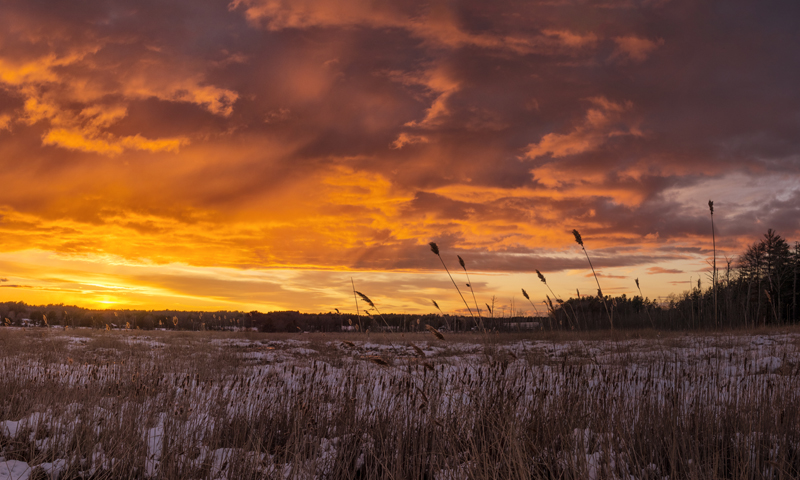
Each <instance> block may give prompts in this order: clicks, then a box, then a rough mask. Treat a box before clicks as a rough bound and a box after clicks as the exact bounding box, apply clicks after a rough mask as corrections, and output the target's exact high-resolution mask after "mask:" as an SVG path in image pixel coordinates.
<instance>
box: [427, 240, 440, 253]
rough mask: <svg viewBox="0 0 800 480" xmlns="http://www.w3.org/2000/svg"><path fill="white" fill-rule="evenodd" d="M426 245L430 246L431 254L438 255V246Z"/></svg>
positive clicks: (434, 244)
mask: <svg viewBox="0 0 800 480" xmlns="http://www.w3.org/2000/svg"><path fill="white" fill-rule="evenodd" d="M428 245H430V246H431V252H433V253H435V254H436V255H439V246H438V245H436V242H431V243H429V244H428Z"/></svg>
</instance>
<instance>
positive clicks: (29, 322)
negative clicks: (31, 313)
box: [19, 318, 36, 327]
mask: <svg viewBox="0 0 800 480" xmlns="http://www.w3.org/2000/svg"><path fill="white" fill-rule="evenodd" d="M19 324H20V325H22V326H23V327H35V326H36V322H34V321H33V320H31V319H30V318H22V319H20V321H19Z"/></svg>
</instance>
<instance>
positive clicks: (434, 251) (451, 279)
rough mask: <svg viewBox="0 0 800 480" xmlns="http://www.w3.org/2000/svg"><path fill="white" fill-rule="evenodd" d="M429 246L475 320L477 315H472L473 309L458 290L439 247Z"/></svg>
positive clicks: (433, 244)
mask: <svg viewBox="0 0 800 480" xmlns="http://www.w3.org/2000/svg"><path fill="white" fill-rule="evenodd" d="M429 245H430V246H431V252H433V253H434V254H436V256H437V257H439V260H440V261H441V262H442V266H443V267H444V270H445V271H446V272H447V276H448V277H450V281H451V282H453V286H454V287H456V291H457V292H458V296H459V297H461V301H462V302H464V306H465V307H467V311H468V312H469V315H470V316H471V317H473V318H474V317H475V314H474V313H472V309H471V308H469V304H468V303H467V301H466V300H465V299H464V295H462V294H461V290H460V289H459V288H458V285H456V281H455V280H453V276H452V275H450V270H449V269H448V268H447V265H445V263H444V259H443V258H442V256H441V255H440V254H439V247H438V246H437V245H436V242H431V243H429Z"/></svg>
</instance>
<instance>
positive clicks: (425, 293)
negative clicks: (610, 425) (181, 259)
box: [0, 250, 697, 314]
mask: <svg viewBox="0 0 800 480" xmlns="http://www.w3.org/2000/svg"><path fill="white" fill-rule="evenodd" d="M431 255H432V254H431ZM445 256H446V254H445ZM432 257H433V255H432ZM432 260H436V261H437V262H438V260H437V259H436V258H435V257H433V258H432ZM450 267H458V265H457V260H456V262H453V264H451V265H450ZM0 269H2V271H3V272H5V276H4V277H3V279H2V280H3V281H2V282H1V283H0V301H21V300H24V301H26V302H27V303H29V304H36V305H44V304H59V303H63V304H66V305H77V306H81V307H85V308H96V309H105V308H115V309H144V310H159V309H175V310H201V311H217V310H241V311H251V310H258V311H275V310H300V311H303V312H307V313H317V312H327V311H334V310H335V309H337V308H338V309H339V310H340V311H342V312H350V313H352V311H353V310H355V307H354V302H353V292H352V287H351V284H350V280H351V278H352V279H353V281H354V282H355V284H356V289H357V290H359V291H361V292H363V293H365V294H367V295H368V296H369V297H370V298H371V299H372V300H373V301H374V302H375V303H376V305H377V306H378V308H379V309H381V310H382V311H384V312H393V313H410V314H415V313H416V314H422V313H436V309H435V308H434V307H433V305H432V303H431V300H436V302H437V303H438V304H439V305H440V307H441V308H442V309H443V310H444V311H446V312H459V311H465V308H464V305H463V303H461V300H460V298H459V297H458V295H457V293H456V291H455V289H454V288H453V286H452V283H451V281H450V279H449V277H447V275H446V273H444V271H441V272H436V271H433V272H375V271H330V270H307V269H292V270H238V269H230V268H221V267H216V268H215V267H192V266H189V265H186V264H174V263H173V264H165V265H154V264H131V263H127V262H124V261H121V260H120V259H109V258H66V257H62V256H59V255H57V254H55V253H53V252H44V251H39V250H25V251H20V252H14V253H11V254H9V253H2V254H0ZM453 274H454V278H455V279H456V281H457V282H458V284H459V286H460V287H461V288H462V289H464V291H465V292H466V291H467V289H466V277H465V275H464V274H463V272H461V271H460V270H454V271H453ZM601 275H605V277H604V276H601V278H600V280H601V282H602V283H601V285H602V286H603V288H604V293H606V294H611V295H621V294H623V293H625V294H627V295H628V296H632V295H636V294H638V292H637V291H636V289H635V286H634V285H633V281H632V280H631V279H632V278H640V282H641V284H642V287H643V288H644V289H645V290H646V292H645V295H646V296H649V297H652V298H654V297H657V296H658V295H660V294H664V293H663V292H662V291H660V290H659V289H658V288H657V286H658V285H660V284H663V283H664V281H665V280H669V281H674V282H684V283H687V284H688V281H689V278H688V277H687V278H683V277H685V275H684V274H669V273H667V274H658V278H659V280H660V281H659V282H652V281H651V280H649V279H651V278H654V275H652V274H648V272H647V270H646V268H616V269H608V270H604V271H603V272H602V273H601ZM546 276H547V278H548V282H549V285H550V286H551V288H553V289H554V290H556V293H557V294H559V295H560V296H562V297H563V298H568V297H570V296H573V297H574V296H575V295H576V293H575V291H576V289H578V290H580V291H581V294H583V295H586V294H592V293H593V292H594V291H595V290H596V285H595V283H594V282H595V281H594V278H593V277H592V278H590V277H587V271H583V270H572V271H566V272H562V273H546ZM617 276H624V277H625V278H624V280H625V281H620V280H621V279H619V278H615V277H617ZM470 278H471V281H472V285H473V287H474V289H475V290H476V296H477V299H478V302H479V307H480V308H481V309H484V305H485V304H486V303H489V304H491V303H492V301H493V299H492V297H493V296H494V297H495V299H494V302H495V305H496V308H497V311H498V314H499V312H505V313H510V311H511V306H512V305H514V308H515V310H520V311H522V312H525V313H529V314H533V313H534V312H533V309H532V307H531V306H530V304H528V303H527V301H525V300H524V298H523V297H522V296H521V289H522V288H525V289H526V291H528V293H529V294H530V295H531V296H532V298H533V300H534V302H535V303H536V304H537V307H538V308H540V309H542V304H541V302H542V301H543V300H544V296H545V294H546V293H548V291H547V290H546V289H545V287H544V285H542V284H541V283H540V282H539V280H538V279H537V278H536V276H535V274H533V275H532V274H527V273H481V272H473V273H471V275H470ZM696 278H697V276H695V280H696ZM675 285H680V283H677V284H675ZM675 285H672V287H673V288H672V290H674V288H675ZM473 306H474V305H473V302H472V301H471V302H470V307H473ZM542 311H543V310H542Z"/></svg>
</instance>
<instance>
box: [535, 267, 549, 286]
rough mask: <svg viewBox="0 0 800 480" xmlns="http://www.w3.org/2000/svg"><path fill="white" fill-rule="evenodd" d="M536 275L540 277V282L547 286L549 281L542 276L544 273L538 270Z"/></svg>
mask: <svg viewBox="0 0 800 480" xmlns="http://www.w3.org/2000/svg"><path fill="white" fill-rule="evenodd" d="M536 275H537V276H538V277H539V280H541V281H542V283H544V284H545V285H546V284H547V280H545V279H544V275H542V272H540V271H539V270H536Z"/></svg>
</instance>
